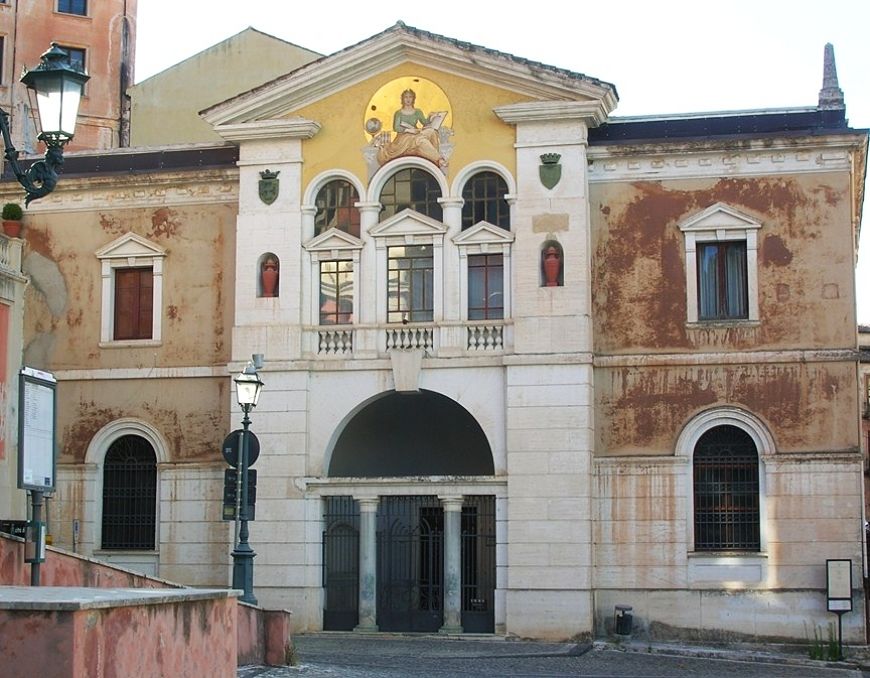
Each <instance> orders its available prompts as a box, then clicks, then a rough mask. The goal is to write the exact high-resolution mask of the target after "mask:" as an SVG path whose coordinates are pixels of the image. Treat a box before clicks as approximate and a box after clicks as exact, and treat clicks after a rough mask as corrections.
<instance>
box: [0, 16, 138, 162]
mask: <svg viewBox="0 0 870 678" xmlns="http://www.w3.org/2000/svg"><path fill="white" fill-rule="evenodd" d="M136 4H137V0H100V1H99V2H95V1H93V0H90V1H89V0H47V1H45V2H25V1H23V0H8V2H3V3H0V108H3V109H4V110H5V111H8V112H9V113H11V116H12V125H13V129H12V132H13V134H12V136H13V141H14V142H15V144H16V147H17V148H18V150H20V151H22V152H25V153H40V152H41V151H40V150H39V148H38V147H37V139H36V137H37V129H36V126H35V118H36V110H35V109H34V108H33V104H32V102H31V101H30V99H29V98H28V94H27V88H26V87H25V86H24V85H22V84H21V83H20V82H19V81H18V79H19V77H20V76H21V73H22V69H24V68H33V67H35V66H36V65H38V64H39V57H40V55H41V54H42V53H43V52H45V50H47V49H48V48H49V45H50V44H51V43H52V42H56V43H58V44H59V45H60V46H61V47H62V48H64V49H65V50H67V51H68V52H69V54H70V60H71V61H72V62H73V63H78V64H80V65H81V66H83V67H84V69H85V71H86V72H87V73H88V74H89V75H90V76H91V79H90V81H89V82H88V84H87V85H86V86H85V92H84V97H83V98H82V103H81V107H80V109H79V120H78V126H77V127H76V135H75V139H74V140H73V141H72V142H71V143H70V145H69V148H70V149H99V150H104V149H109V148H117V147H118V146H127V145H129V129H128V127H129V125H128V122H129V118H128V115H129V101H128V99H127V88H128V87H130V86H131V85H132V84H133V66H134V56H135V51H136V50H135V48H136Z"/></svg>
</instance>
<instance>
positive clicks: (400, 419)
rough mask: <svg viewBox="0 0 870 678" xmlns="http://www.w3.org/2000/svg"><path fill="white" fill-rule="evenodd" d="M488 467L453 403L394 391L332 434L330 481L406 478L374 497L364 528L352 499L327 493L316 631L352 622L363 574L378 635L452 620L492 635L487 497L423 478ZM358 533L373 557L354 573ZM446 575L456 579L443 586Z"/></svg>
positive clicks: (363, 484) (479, 437)
mask: <svg viewBox="0 0 870 678" xmlns="http://www.w3.org/2000/svg"><path fill="white" fill-rule="evenodd" d="M494 473H495V471H494V463H493V457H492V452H491V450H490V447H489V442H488V440H487V437H486V435H485V433H484V432H483V429H481V427H480V425H479V424H478V423H477V421H476V420H475V418H474V417H473V416H472V415H471V414H470V413H469V412H468V411H467V410H466V409H465V408H464V407H462V406H461V405H459V404H458V403H457V402H455V401H454V400H451V399H450V398H447V397H446V396H443V395H440V394H438V393H434V392H431V391H421V392H419V393H413V394H406V393H395V392H393V393H389V394H387V395H385V396H383V397H381V398H378V399H376V400H374V401H372V402H370V403H368V404H367V405H366V406H365V407H363V408H362V409H361V410H360V411H359V412H358V413H357V414H356V415H355V416H354V417H353V418H352V419H351V420H350V421H349V422H347V425H346V426H345V427H344V430H343V431H342V432H341V434H340V435H339V436H338V438H337V440H336V443H335V446H334V448H333V453H332V457H331V459H330V461H329V464H328V475H329V477H331V478H353V479H354V480H355V481H356V480H358V481H359V486H360V488H361V490H367V491H368V492H371V489H370V488H371V487H372V485H374V484H376V483H378V482H379V481H378V480H376V479H385V478H392V479H395V478H407V479H408V482H407V484H404V483H403V485H402V487H403V491H402V492H401V493H399V494H389V495H384V494H380V493H379V496H378V498H377V513H376V517H375V519H374V520H373V521H372V528H371V530H370V532H369V533H368V534H366V532H365V530H364V529H362V530H361V529H360V525H361V520H360V507H359V502H357V501H355V500H354V498H353V497H351V496H332V497H327V498H326V501H325V510H324V531H323V556H324V565H323V568H324V569H323V572H324V587H325V596H324V601H325V602H324V629H326V630H347V629H352V628H354V627H356V625H357V623H358V620H359V619H360V614H359V607H358V603H359V591H360V587H361V586H362V587H364V586H365V581H366V579H367V578H371V579H375V580H376V581H377V587H376V588H377V590H376V592H375V591H372V593H373V594H375V595H376V605H375V606H376V619H377V628H378V629H380V630H382V631H429V632H432V631H438V630H439V629H442V628H445V627H448V626H449V627H451V628H454V629H455V628H456V627H458V626H460V621H461V629H462V630H465V631H466V632H492V631H493V630H494V597H495V544H496V540H495V498H494V496H487V495H483V494H474V495H472V494H465V495H463V494H462V493H460V492H453V491H450V492H449V495H450V498H449V500H447V499H446V498H445V497H442V496H439V495H437V494H433V493H432V490H431V489H430V488H429V482H430V480H431V479H432V478H433V477H437V478H438V479H440V480H441V486H442V487H443V479H444V478H445V477H446V478H449V479H451V481H455V482H456V483H457V486H458V484H459V483H461V482H465V483H469V482H471V483H473V481H474V478H475V477H491V476H493V475H494ZM427 492H428V493H427ZM456 495H458V496H456ZM373 510H374V509H373ZM363 522H364V521H363ZM367 539H370V540H372V541H370V542H369V544H370V545H371V547H372V552H373V553H375V554H376V556H375V559H376V561H377V562H376V564H373V565H372V566H370V567H371V571H370V572H369V573H366V572H365V571H363V572H362V576H360V573H361V569H360V566H359V563H360V560H359V558H360V556H359V555H358V554H360V553H362V552H364V551H365V542H366V540H367ZM367 574H368V575H374V577H367ZM445 575H446V579H445ZM451 580H452V581H454V582H456V580H459V581H458V582H456V583H455V584H454V585H453V586H452V587H451V585H450V581H451ZM445 582H447V585H446V586H445ZM363 597H365V596H363Z"/></svg>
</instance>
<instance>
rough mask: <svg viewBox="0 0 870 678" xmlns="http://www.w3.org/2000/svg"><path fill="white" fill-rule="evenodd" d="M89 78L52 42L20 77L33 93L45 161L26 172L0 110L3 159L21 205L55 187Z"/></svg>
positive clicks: (5, 117)
mask: <svg viewBox="0 0 870 678" xmlns="http://www.w3.org/2000/svg"><path fill="white" fill-rule="evenodd" d="M89 77H90V76H88V75H86V74H85V73H84V72H83V71H82V70H81V69H79V68H77V67H76V66H73V65H72V64H71V63H70V60H69V54H67V53H66V52H65V51H64V50H62V49H61V48H60V47H58V46H57V43H56V42H53V43H51V48H50V49H49V50H48V51H47V52H45V53H44V54H43V55H42V58H41V60H40V62H39V65H38V66H37V67H36V68H34V69H33V70H31V71H27V72H26V73H25V74H24V75H23V76H21V82H23V83H24V84H25V85H27V87H28V88H29V89H32V90H34V91H35V92H36V106H37V108H38V109H39V124H40V127H41V128H42V132H40V134H39V140H40V141H42V142H43V143H44V144H45V146H46V150H45V159H44V160H38V161H37V162H35V163H33V165H31V166H30V167H29V168H28V169H26V170H23V169H21V166H20V165H19V163H18V151H17V150H15V146H13V145H12V135H11V134H10V131H9V113H7V112H6V111H4V110H3V109H0V133H2V134H3V144H4V147H5V152H4V156H5V158H6V162H8V163H9V166H10V167H12V171H13V172H14V173H15V178H16V179H18V183H20V184H21V185H22V186H23V187H24V193H25V197H24V204H25V205H29V204H30V203H31V201H33V200H36V199H38V198H42V197H45V196H46V195H48V194H49V193H51V192H52V191H53V190H54V187H55V186H56V185H57V169H58V168H59V167H61V166H62V165H63V147H64V146H65V145H66V143H67V142H68V141H69V140H70V139H72V138H73V134H74V133H75V126H76V118H77V117H78V112H79V103H80V102H81V98H82V90H83V89H84V86H85V83H86V82H87V81H88V79H89Z"/></svg>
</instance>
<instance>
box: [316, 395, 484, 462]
mask: <svg viewBox="0 0 870 678" xmlns="http://www.w3.org/2000/svg"><path fill="white" fill-rule="evenodd" d="M494 474H495V468H494V464H493V459H492V451H491V449H490V447H489V442H488V441H487V439H486V435H485V434H484V432H483V429H481V427H480V424H478V423H477V421H476V420H475V419H474V417H473V416H472V415H471V414H470V413H469V412H468V410H466V409H465V408H464V407H462V406H461V405H460V404H459V403H457V402H455V401H454V400H451V399H450V398H448V397H447V396H444V395H441V394H439V393H434V392H432V391H419V392H417V393H397V392H395V391H394V392H391V393H388V394H386V395H384V396H383V397H381V398H378V399H376V400H374V401H372V402H370V403H369V404H368V405H366V406H365V407H363V408H362V409H361V410H360V411H359V412H358V413H357V414H356V415H355V416H354V417H353V418H352V419H351V420H350V421H349V422H348V423H347V425H346V426H345V428H344V430H343V431H342V432H341V433H340V434H339V436H338V439H337V440H336V443H335V448H334V449H333V452H332V458H331V461H330V463H329V469H328V472H327V475H328V476H329V477H332V478H347V477H352V478H379V477H406V476H454V475H456V476H491V475H494Z"/></svg>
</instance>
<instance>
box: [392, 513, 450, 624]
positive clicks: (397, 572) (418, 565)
mask: <svg viewBox="0 0 870 678" xmlns="http://www.w3.org/2000/svg"><path fill="white" fill-rule="evenodd" d="M443 537H444V514H443V512H442V510H441V504H440V503H439V501H438V498H437V497H382V498H381V503H380V507H379V510H378V622H377V623H378V628H379V629H380V630H381V631H430V632H431V631H437V630H438V629H439V628H441V625H442V620H443V609H444V606H443V595H444V568H443V563H444V551H443V541H444V540H443Z"/></svg>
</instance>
